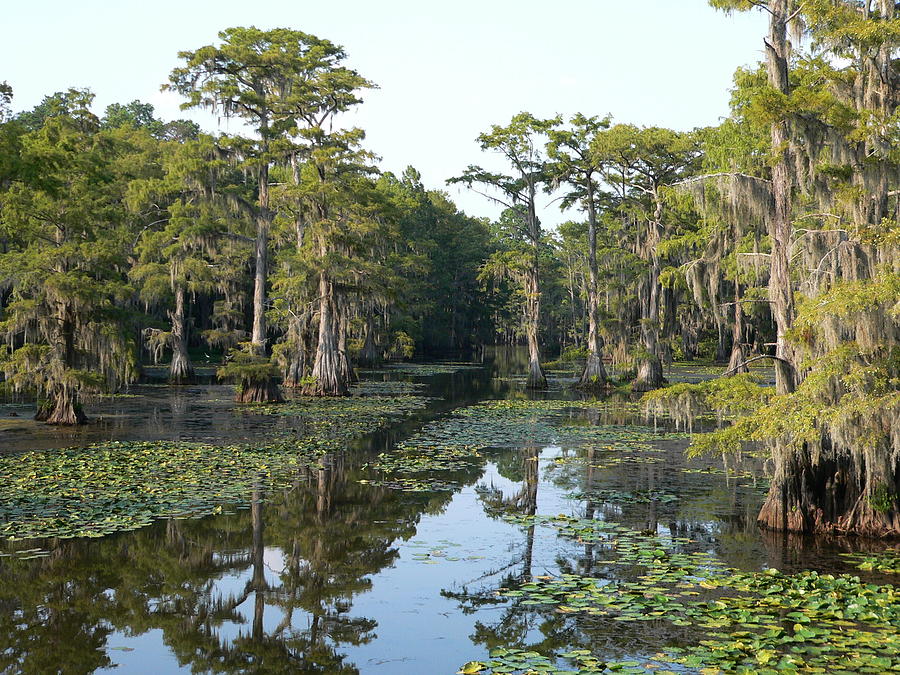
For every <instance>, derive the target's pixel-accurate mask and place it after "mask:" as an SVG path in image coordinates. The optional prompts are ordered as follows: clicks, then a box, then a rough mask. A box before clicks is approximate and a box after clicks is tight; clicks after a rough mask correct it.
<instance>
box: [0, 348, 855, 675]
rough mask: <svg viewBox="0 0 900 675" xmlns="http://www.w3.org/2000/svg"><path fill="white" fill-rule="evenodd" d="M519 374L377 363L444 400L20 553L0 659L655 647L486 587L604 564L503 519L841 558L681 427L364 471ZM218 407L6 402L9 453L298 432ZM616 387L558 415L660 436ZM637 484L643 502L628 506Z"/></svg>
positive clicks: (210, 667)
mask: <svg viewBox="0 0 900 675" xmlns="http://www.w3.org/2000/svg"><path fill="white" fill-rule="evenodd" d="M523 370H524V367H523V363H521V356H520V355H519V354H516V353H512V352H502V351H501V352H495V353H489V354H488V355H487V356H486V358H485V360H484V361H483V363H481V364H479V367H478V368H470V369H465V370H461V371H458V372H455V373H452V374H440V375H427V376H415V375H408V374H396V373H370V374H368V375H366V376H365V377H368V378H370V379H371V378H377V379H381V380H408V381H416V382H422V383H425V384H426V385H427V389H426V390H425V391H424V393H425V394H427V395H428V396H431V397H434V398H433V400H432V401H431V402H430V403H429V406H428V408H427V409H426V410H425V411H423V412H421V413H417V414H416V415H415V416H413V418H411V419H410V420H409V421H407V422H404V423H400V424H396V425H394V426H393V427H392V428H390V429H388V430H387V431H382V432H379V433H376V434H374V435H372V436H370V437H368V438H364V439H361V440H360V441H358V442H356V443H354V444H353V445H352V446H351V447H347V448H346V450H345V451H343V452H339V453H335V454H332V455H329V456H328V457H326V459H325V461H324V462H323V466H322V468H315V469H305V470H303V471H301V472H299V473H298V474H297V475H296V477H295V480H294V483H293V486H292V488H291V489H288V490H284V491H279V492H277V493H275V494H262V493H256V494H254V495H248V504H247V505H243V506H238V507H236V508H234V509H233V510H232V511H231V512H229V513H224V514H221V515H213V516H207V517H203V518H195V519H183V520H168V521H158V522H156V523H154V524H153V525H150V526H148V527H145V528H143V529H140V530H137V531H135V532H129V533H122V534H116V535H110V536H106V537H103V538H99V539H70V540H35V541H34V542H28V543H29V545H33V546H34V547H35V548H40V549H42V550H45V551H48V552H49V556H47V557H42V558H36V559H28V557H27V556H21V555H18V556H13V557H0V672H3V673H20V672H21V673H40V674H43V673H55V672H63V673H92V672H99V673H102V672H105V671H108V670H112V669H115V671H116V672H119V673H135V674H138V673H147V674H150V673H178V672H192V673H282V672H284V673H287V672H291V673H348V674H349V673H373V674H379V673H380V674H385V675H401V674H407V673H408V674H416V675H420V674H422V673H455V672H456V671H457V669H458V668H459V667H460V665H461V664H463V663H465V662H466V661H470V660H476V659H483V658H485V657H486V655H487V653H488V650H489V649H491V648H493V647H496V646H516V647H529V648H531V647H534V648H538V649H540V650H543V651H547V650H554V649H562V648H565V647H571V646H583V647H587V648H590V649H592V650H593V651H594V652H596V653H601V654H604V655H605V656H608V657H616V658H622V657H628V656H636V657H641V656H642V655H645V654H649V653H652V652H653V651H654V650H657V649H659V647H660V646H661V645H663V644H665V641H666V640H667V639H668V638H667V636H665V635H661V634H660V633H659V628H658V627H657V626H656V625H655V624H644V625H641V626H640V627H638V628H630V627H626V628H623V625H622V624H614V623H613V622H605V623H604V622H594V623H585V622H579V623H574V622H571V621H567V620H566V618H565V617H562V616H552V615H548V613H547V612H540V611H537V610H535V609H533V608H529V607H527V606H522V605H521V604H516V603H513V602H511V601H510V600H509V599H505V598H500V597H498V596H497V594H496V591H497V590H498V589H500V588H503V587H505V586H510V585H514V584H515V583H516V582H520V581H523V580H528V579H530V578H532V577H533V576H539V575H556V574H559V573H560V572H571V571H575V572H577V573H579V574H602V573H603V571H602V557H603V551H602V550H599V549H595V547H594V546H592V545H591V544H584V543H579V542H578V541H576V540H573V539H565V538H562V537H560V536H558V534H557V532H556V530H554V529H552V528H543V527H535V526H534V525H531V526H530V527H529V526H523V525H520V524H515V523H511V522H509V519H508V518H504V517H503V516H504V515H509V514H510V513H516V512H518V513H522V514H526V515H527V514H531V515H534V514H547V515H555V514H564V515H568V516H576V517H579V518H600V519H605V520H609V521H614V522H617V523H622V524H624V525H628V526H629V527H633V528H635V529H637V530H641V531H646V532H648V533H653V534H658V535H659V536H661V537H667V536H671V537H676V536H677V537H689V538H690V539H691V540H693V542H694V544H693V545H694V546H695V547H696V549H697V550H698V551H704V552H707V553H710V554H712V555H715V556H717V557H718V558H719V559H721V560H722V561H723V562H724V563H725V564H727V565H729V566H732V567H736V568H739V569H745V570H758V569H762V568H764V567H767V566H775V567H778V568H780V569H782V570H786V571H791V570H793V569H818V570H823V571H826V570H833V571H847V570H848V569H849V566H848V564H847V563H846V562H845V561H844V560H843V559H842V558H840V557H839V555H838V554H839V552H840V551H841V550H843V547H845V546H846V543H840V542H825V541H814V540H813V541H805V540H800V539H796V538H787V537H781V536H771V535H769V536H764V535H762V534H761V533H760V532H759V531H758V530H757V528H756V526H755V514H756V512H757V511H758V508H759V505H760V503H761V500H762V497H763V495H764V491H765V485H766V483H765V472H766V467H765V466H764V465H763V464H762V463H761V462H758V461H757V462H754V461H748V462H747V465H746V466H740V467H737V469H738V471H737V473H730V474H729V475H725V472H724V471H723V470H722V468H723V467H722V463H721V460H702V461H696V460H695V461H690V462H689V461H688V460H686V459H685V457H684V450H685V448H686V446H687V443H688V441H687V439H686V438H671V435H669V436H666V437H661V438H660V439H659V440H652V439H651V441H650V443H649V444H650V445H652V446H653V447H652V448H651V449H652V450H653V458H654V459H653V461H649V460H644V461H641V460H640V459H639V458H637V457H630V458H629V457H625V458H621V457H620V458H613V459H614V460H615V461H607V462H606V464H604V463H603V462H600V461H594V457H593V456H588V455H589V453H591V452H593V450H592V449H591V448H590V447H586V446H585V445H584V444H573V445H571V446H567V445H566V444H565V443H547V442H546V440H544V441H541V442H540V443H524V444H518V445H509V446H502V447H497V448H495V449H493V450H492V451H489V452H485V453H484V457H485V459H484V461H483V462H482V463H481V464H480V466H479V467H478V468H477V469H470V470H466V471H462V474H461V475H457V476H456V478H457V479H458V483H459V485H461V486H462V487H459V488H457V489H455V490H444V491H437V492H403V491H398V490H393V489H388V488H384V487H376V486H373V485H371V484H366V483H360V482H359V481H361V480H368V479H370V478H372V477H373V474H374V473H375V472H374V469H372V468H371V467H370V466H368V465H369V464H371V463H372V462H373V461H374V460H375V458H376V457H377V455H378V454H379V453H382V452H388V453H389V452H391V450H392V448H394V446H395V445H396V444H397V443H398V442H399V441H401V440H403V439H405V438H407V437H409V436H410V435H412V434H414V433H416V432H417V431H418V430H419V429H420V428H421V427H422V426H423V424H425V423H427V422H429V421H435V420H437V421H440V420H441V419H444V418H445V417H447V416H449V415H452V411H453V410H454V409H459V408H461V407H463V406H468V405H471V404H474V403H476V402H478V401H482V400H486V399H497V398H514V399H522V398H525V397H527V395H526V394H525V392H524V391H523V390H522V389H521V388H520V386H519V383H518V382H517V381H516V378H515V377H512V376H513V375H515V374H516V373H519V372H522V371H523ZM676 376H681V377H687V378H690V377H698V378H699V377H703V376H704V374H703V373H702V372H696V373H692V372H690V371H684V372H681V373H676ZM553 384H554V385H555V386H552V387H551V391H550V393H548V394H542V395H541V396H548V397H551V398H556V399H560V398H566V397H572V396H574V394H572V393H571V392H570V391H569V390H567V389H566V388H565V386H564V385H565V384H566V382H565V381H558V380H557V381H555V382H554V383H553ZM229 398H230V390H229V388H227V387H222V386H217V385H212V384H210V385H203V386H192V387H181V388H170V387H166V386H153V385H141V386H137V387H134V388H133V389H132V390H131V391H130V392H129V396H128V397H125V398H117V399H112V400H109V401H105V402H100V403H98V404H97V405H96V406H95V409H94V411H93V413H94V415H95V416H99V417H100V422H99V423H97V424H94V425H92V426H91V427H88V428H86V429H80V430H74V431H73V430H67V431H66V430H63V431H61V430H52V429H49V428H47V427H45V426H42V425H38V424H35V423H32V422H30V421H29V420H28V419H27V412H28V410H27V408H26V407H24V406H3V407H0V418H2V420H3V421H2V426H0V447H2V450H3V452H6V453H12V452H17V451H21V450H26V449H45V448H53V447H64V446H71V445H79V444H87V443H90V442H94V441H98V440H109V439H118V440H131V439H142V440H147V439H183V440H184V439H187V440H203V441H215V442H231V441H235V440H244V439H252V438H254V437H255V436H257V435H259V434H264V433H271V432H272V431H273V429H275V430H277V431H280V432H285V431H287V432H289V431H290V430H291V428H292V424H295V422H294V421H292V420H291V418H289V417H285V416H279V417H274V418H273V417H262V416H253V415H239V414H235V413H234V411H233V407H234V406H233V404H232V403H231V401H230V400H229ZM626 399H627V397H625V398H623V399H621V400H620V399H616V400H614V401H612V402H609V403H608V404H607V405H605V406H604V407H603V408H602V409H600V410H598V411H593V412H586V411H585V410H583V409H578V410H571V411H568V412H566V413H564V415H563V417H564V419H562V420H561V423H562V424H572V425H588V426H589V425H609V426H610V427H611V428H621V429H623V430H627V429H633V428H636V427H635V425H642V428H644V429H647V428H648V426H649V427H650V428H652V429H656V430H658V431H667V430H668V431H671V429H672V427H671V426H670V425H667V423H666V422H665V421H663V420H647V419H646V418H644V417H643V416H642V415H641V414H640V413H639V412H637V411H636V410H635V408H634V406H633V405H629V402H628V401H627V400H626ZM12 413H18V414H17V415H16V416H12V417H11V416H10V415H11V414H12ZM729 468H735V467H729ZM748 472H749V473H748ZM737 476H740V477H737ZM641 494H650V495H653V497H652V498H650V499H646V500H636V499H633V498H629V495H631V496H633V495H641ZM21 544H22V543H21V542H18V543H17V546H16V548H17V549H18V550H21V549H22V545H21ZM4 546H6V548H10V547H9V545H4V544H0V552H2V551H3V550H5V549H4ZM10 550H12V549H10ZM610 623H613V625H610Z"/></svg>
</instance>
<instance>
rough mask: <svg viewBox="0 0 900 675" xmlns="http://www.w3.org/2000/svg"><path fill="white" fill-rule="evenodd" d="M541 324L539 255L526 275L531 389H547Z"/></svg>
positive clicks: (526, 317) (526, 315)
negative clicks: (542, 365) (542, 357)
mask: <svg viewBox="0 0 900 675" xmlns="http://www.w3.org/2000/svg"><path fill="white" fill-rule="evenodd" d="M540 322H541V292H540V280H539V278H538V268H537V253H535V259H534V260H533V261H532V263H531V265H529V268H528V271H527V272H526V275H525V337H526V339H527V341H528V379H527V381H526V386H527V387H528V388H529V389H546V388H547V378H546V377H544V371H543V370H541V351H540V346H539V344H538V331H539V329H540Z"/></svg>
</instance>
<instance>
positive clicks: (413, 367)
mask: <svg viewBox="0 0 900 675" xmlns="http://www.w3.org/2000/svg"><path fill="white" fill-rule="evenodd" d="M482 368H484V366H482V365H481V364H478V363H390V364H388V365H386V366H385V367H384V368H379V369H371V370H363V371H360V372H362V373H394V374H397V375H414V376H417V377H430V376H432V375H452V374H453V373H458V372H461V371H464V370H481V369H482Z"/></svg>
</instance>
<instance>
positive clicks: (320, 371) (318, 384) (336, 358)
mask: <svg viewBox="0 0 900 675" xmlns="http://www.w3.org/2000/svg"><path fill="white" fill-rule="evenodd" d="M352 374H353V369H352V368H350V362H349V361H348V360H347V359H346V356H345V355H343V354H341V353H340V352H338V351H336V350H319V351H318V352H317V353H316V363H315V366H314V367H313V372H312V376H313V379H312V382H310V383H309V384H307V385H305V386H304V387H303V394H304V395H306V396H347V395H348V394H349V393H350V379H349V378H350V377H351V376H352Z"/></svg>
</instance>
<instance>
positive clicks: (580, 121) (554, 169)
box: [547, 114, 610, 389]
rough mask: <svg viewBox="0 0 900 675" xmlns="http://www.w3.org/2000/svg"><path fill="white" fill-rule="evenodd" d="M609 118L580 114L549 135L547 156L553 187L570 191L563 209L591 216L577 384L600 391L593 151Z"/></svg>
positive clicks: (597, 191) (597, 195)
mask: <svg viewBox="0 0 900 675" xmlns="http://www.w3.org/2000/svg"><path fill="white" fill-rule="evenodd" d="M609 124H610V120H609V117H605V118H600V117H586V116H585V115H582V114H577V115H575V116H573V117H572V119H571V120H570V128H567V129H559V128H557V129H552V130H551V131H550V133H549V143H548V145H547V155H548V157H549V158H550V160H551V164H550V167H549V173H550V175H551V176H552V177H553V178H552V180H553V183H554V184H557V185H558V184H561V183H566V184H567V187H568V190H567V192H566V194H565V196H564V197H563V200H562V202H561V204H560V206H561V208H564V209H565V208H569V207H571V206H574V205H578V206H580V208H581V209H582V210H583V211H585V212H586V213H587V217H588V231H587V244H588V275H589V276H588V340H587V346H588V357H587V361H586V362H585V365H584V370H583V371H582V373H581V377H580V378H579V381H578V386H579V387H580V388H582V389H597V388H602V387H604V386H605V385H606V381H607V377H606V369H605V368H604V366H603V339H602V337H601V335H600V294H599V288H598V271H597V226H598V218H597V213H598V211H599V210H600V209H601V208H602V204H601V200H602V199H603V196H604V193H603V191H602V190H601V184H600V181H601V180H602V174H603V168H604V165H603V162H602V159H600V158H598V156H597V155H596V154H595V153H593V152H592V151H591V144H592V143H593V140H594V138H595V137H596V135H597V133H598V132H600V131H602V130H604V129H608V128H609Z"/></svg>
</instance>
